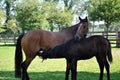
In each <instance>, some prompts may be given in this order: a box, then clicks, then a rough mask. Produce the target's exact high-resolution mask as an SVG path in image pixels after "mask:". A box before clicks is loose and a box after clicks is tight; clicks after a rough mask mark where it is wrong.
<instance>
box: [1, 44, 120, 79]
mask: <svg viewBox="0 0 120 80" xmlns="http://www.w3.org/2000/svg"><path fill="white" fill-rule="evenodd" d="M14 51H15V47H14V46H0V80H20V79H16V78H14V55H15V54H14ZM112 53H113V63H112V64H111V65H110V66H111V80H120V48H112ZM41 61H42V59H40V58H39V57H36V58H35V59H34V60H33V62H32V63H31V65H30V66H29V69H28V72H29V76H30V79H31V80H64V77H65V68H66V60H65V59H47V60H45V61H43V62H41ZM77 69H78V75H77V77H78V80H98V79H99V66H98V64H97V62H96V59H95V58H92V59H89V60H81V61H79V62H78V67H77ZM104 72H105V73H106V71H104ZM104 80H106V74H105V76H104Z"/></svg>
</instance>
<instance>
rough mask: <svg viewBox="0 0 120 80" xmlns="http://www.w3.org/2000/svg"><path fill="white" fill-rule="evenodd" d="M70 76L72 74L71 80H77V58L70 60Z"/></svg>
mask: <svg viewBox="0 0 120 80" xmlns="http://www.w3.org/2000/svg"><path fill="white" fill-rule="evenodd" d="M71 72H72V74H71V76H72V79H71V80H77V60H72V63H71Z"/></svg>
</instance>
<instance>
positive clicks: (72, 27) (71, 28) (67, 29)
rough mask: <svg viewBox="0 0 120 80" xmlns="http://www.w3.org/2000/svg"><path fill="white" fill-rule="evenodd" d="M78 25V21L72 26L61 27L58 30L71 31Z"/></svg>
mask: <svg viewBox="0 0 120 80" xmlns="http://www.w3.org/2000/svg"><path fill="white" fill-rule="evenodd" d="M78 27H79V23H77V24H75V25H72V26H69V27H65V28H62V29H61V30H60V31H59V32H62V31H71V30H73V31H75V30H77V28H78Z"/></svg>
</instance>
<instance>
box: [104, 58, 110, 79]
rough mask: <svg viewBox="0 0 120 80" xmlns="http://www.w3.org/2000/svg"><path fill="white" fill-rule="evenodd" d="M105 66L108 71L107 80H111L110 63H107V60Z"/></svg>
mask: <svg viewBox="0 0 120 80" xmlns="http://www.w3.org/2000/svg"><path fill="white" fill-rule="evenodd" d="M104 65H105V68H106V71H107V80H110V69H109V63H108V61H107V59H105V60H104Z"/></svg>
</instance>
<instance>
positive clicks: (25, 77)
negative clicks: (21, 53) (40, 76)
mask: <svg viewBox="0 0 120 80" xmlns="http://www.w3.org/2000/svg"><path fill="white" fill-rule="evenodd" d="M32 60H33V58H29V59H28V58H26V60H25V61H24V62H23V63H22V80H29V76H28V73H27V69H28V66H29V65H30V63H31V61H32Z"/></svg>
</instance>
